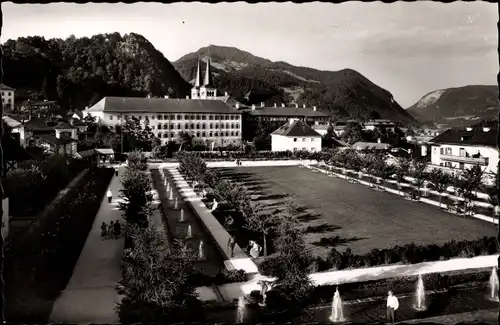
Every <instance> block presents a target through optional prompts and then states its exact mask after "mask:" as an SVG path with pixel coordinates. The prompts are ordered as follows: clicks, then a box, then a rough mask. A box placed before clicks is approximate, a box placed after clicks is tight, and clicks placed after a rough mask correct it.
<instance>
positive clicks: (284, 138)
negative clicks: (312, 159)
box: [271, 119, 321, 151]
mask: <svg viewBox="0 0 500 325" xmlns="http://www.w3.org/2000/svg"><path fill="white" fill-rule="evenodd" d="M301 150H305V151H321V134H319V133H318V132H316V131H315V130H313V128H312V127H310V126H309V125H307V124H306V123H305V122H304V121H303V120H300V119H290V121H289V122H288V123H286V124H284V125H282V126H281V127H280V128H278V129H277V130H276V131H274V132H273V133H271V151H301Z"/></svg>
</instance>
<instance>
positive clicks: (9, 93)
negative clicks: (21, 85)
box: [2, 91, 13, 97]
mask: <svg viewBox="0 0 500 325" xmlns="http://www.w3.org/2000/svg"><path fill="white" fill-rule="evenodd" d="M12 95H13V94H12V91H2V97H3V96H7V97H11V96H12Z"/></svg>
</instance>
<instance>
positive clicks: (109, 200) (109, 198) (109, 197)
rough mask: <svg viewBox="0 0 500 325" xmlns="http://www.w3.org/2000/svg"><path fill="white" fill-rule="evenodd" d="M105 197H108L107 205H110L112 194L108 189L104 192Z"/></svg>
mask: <svg viewBox="0 0 500 325" xmlns="http://www.w3.org/2000/svg"><path fill="white" fill-rule="evenodd" d="M106 196H107V197H108V203H111V200H112V199H113V192H111V189H110V188H108V191H107V192H106Z"/></svg>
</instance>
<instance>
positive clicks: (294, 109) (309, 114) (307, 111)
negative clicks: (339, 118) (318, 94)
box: [236, 102, 330, 124]
mask: <svg viewBox="0 0 500 325" xmlns="http://www.w3.org/2000/svg"><path fill="white" fill-rule="evenodd" d="M236 109H237V110H238V111H239V112H241V113H245V115H246V116H247V117H249V118H250V119H251V120H254V121H259V120H260V121H283V122H285V121H288V120H290V119H291V118H295V119H297V118H298V119H301V120H303V121H304V122H306V123H308V124H314V123H316V122H318V123H326V122H328V121H329V120H330V115H328V114H326V113H324V112H321V111H319V110H318V108H317V107H316V106H313V107H307V106H306V105H305V104H302V106H300V105H299V104H294V105H293V106H291V107H290V106H287V105H285V104H284V103H282V104H281V105H279V106H278V104H276V103H274V105H273V106H270V107H266V106H265V102H262V103H261V104H260V105H259V106H258V105H255V104H253V105H251V106H241V105H236Z"/></svg>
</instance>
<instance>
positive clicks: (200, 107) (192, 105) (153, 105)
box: [88, 97, 239, 114]
mask: <svg viewBox="0 0 500 325" xmlns="http://www.w3.org/2000/svg"><path fill="white" fill-rule="evenodd" d="M103 111H104V112H109V113H111V112H112V113H124V114H126V113H216V114H217V113H218V114H239V112H238V111H237V110H236V109H234V108H232V107H231V106H229V105H227V104H226V103H224V102H223V101H222V100H207V99H177V98H144V97H104V98H103V99H101V100H100V101H99V102H98V103H97V104H95V105H94V106H92V107H91V108H89V109H88V112H103Z"/></svg>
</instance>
